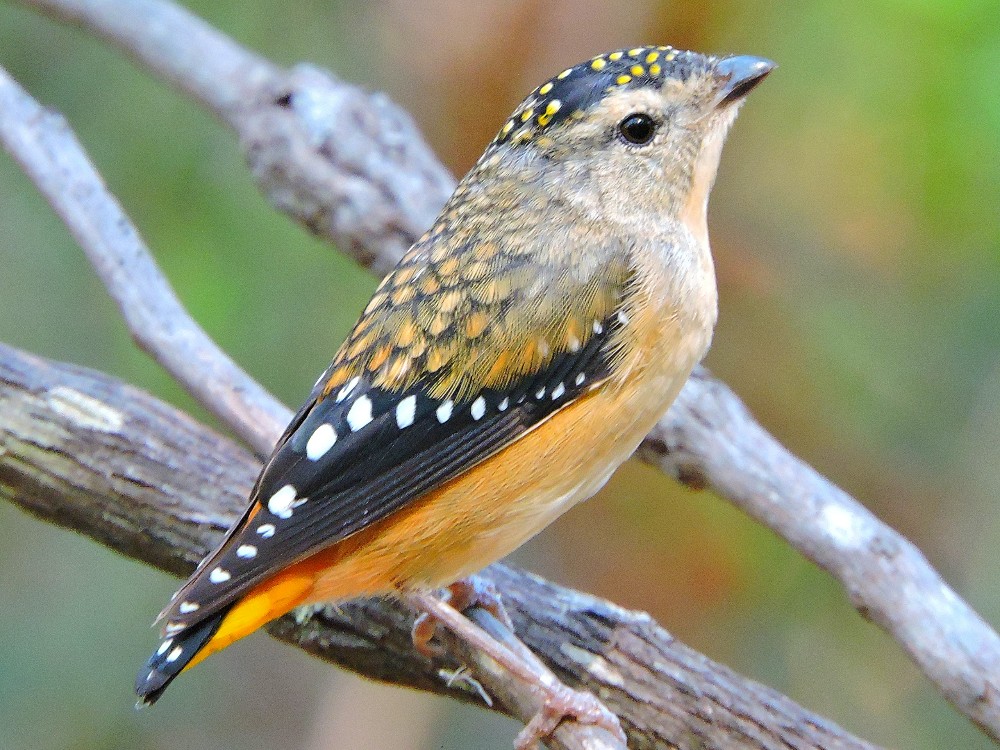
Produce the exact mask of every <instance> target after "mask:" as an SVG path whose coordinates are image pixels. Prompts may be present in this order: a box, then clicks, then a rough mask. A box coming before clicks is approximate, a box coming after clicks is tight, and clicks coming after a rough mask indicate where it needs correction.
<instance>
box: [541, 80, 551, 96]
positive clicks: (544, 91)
mask: <svg viewBox="0 0 1000 750" xmlns="http://www.w3.org/2000/svg"><path fill="white" fill-rule="evenodd" d="M551 90H552V81H549V82H548V83H546V84H545V85H544V86H542V87H541V88H540V89H538V93H539V94H541V95H542V96H544V95H545V94H547V93H549V92H550V91H551Z"/></svg>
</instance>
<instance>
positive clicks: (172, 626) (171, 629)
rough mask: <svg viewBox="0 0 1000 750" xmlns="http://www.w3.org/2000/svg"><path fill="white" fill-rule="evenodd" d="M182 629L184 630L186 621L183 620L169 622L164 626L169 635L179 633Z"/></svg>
mask: <svg viewBox="0 0 1000 750" xmlns="http://www.w3.org/2000/svg"><path fill="white" fill-rule="evenodd" d="M182 630H184V623H182V622H168V623H167V626H166V627H165V628H163V631H164V632H165V633H166V634H167V635H177V634H178V633H179V632H181V631H182Z"/></svg>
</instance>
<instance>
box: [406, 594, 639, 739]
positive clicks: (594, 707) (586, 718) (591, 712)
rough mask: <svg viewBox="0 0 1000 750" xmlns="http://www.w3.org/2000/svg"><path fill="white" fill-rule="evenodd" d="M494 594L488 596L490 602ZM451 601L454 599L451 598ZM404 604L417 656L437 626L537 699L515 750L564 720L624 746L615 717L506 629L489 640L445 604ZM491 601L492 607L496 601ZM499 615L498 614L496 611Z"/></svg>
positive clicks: (420, 598)
mask: <svg viewBox="0 0 1000 750" xmlns="http://www.w3.org/2000/svg"><path fill="white" fill-rule="evenodd" d="M463 586H465V582H463ZM495 593H496V592H495V590H494V591H493V594H494V597H495ZM452 595H454V594H453V593H452ZM407 598H408V599H409V601H410V602H411V604H412V605H413V606H414V607H415V608H416V609H418V610H419V611H420V612H421V615H420V616H419V617H418V618H417V620H418V621H417V623H415V624H414V628H413V632H414V644H415V645H416V647H417V648H418V650H420V649H421V646H423V647H424V648H429V641H430V638H431V637H433V635H434V628H435V624H436V623H440V624H442V625H444V626H445V627H447V628H448V629H449V630H450V631H452V632H453V633H454V634H455V635H457V636H458V637H459V638H461V639H462V640H464V641H465V642H467V643H469V644H470V645H472V646H474V647H475V648H477V649H479V650H480V651H482V652H483V653H485V654H487V655H488V656H489V657H490V658H492V659H493V661H495V662H496V663H497V664H499V665H500V666H502V667H504V668H505V669H506V670H507V671H508V672H509V673H510V674H511V675H513V676H514V677H515V678H517V679H518V680H520V681H522V682H524V683H525V684H527V685H529V686H530V688H531V690H532V691H534V692H535V693H536V694H537V695H539V698H540V699H541V707H540V708H539V710H538V713H536V714H535V716H534V717H533V718H532V719H531V721H529V722H528V724H527V725H526V726H525V728H524V729H523V730H522V731H521V733H520V734H518V736H517V739H516V741H515V746H516V747H517V749H518V750H528V749H529V748H533V747H537V745H538V743H539V742H540V741H541V740H543V739H545V738H546V737H548V736H549V735H551V734H552V732H554V731H555V729H556V727H558V726H559V724H560V723H561V722H562V721H563V720H564V719H574V720H576V721H579V722H580V723H583V724H590V725H594V726H598V727H601V728H602V729H604V730H606V731H607V732H609V733H610V734H611V735H612V736H613V737H614V738H615V739H617V740H618V741H619V742H621V744H622V745H623V746H624V744H625V741H626V740H625V733H624V731H623V730H622V728H621V724H620V723H619V721H618V717H617V716H615V715H614V714H613V713H612V712H611V711H609V710H608V709H607V707H605V706H604V704H603V703H601V702H600V701H599V700H598V699H597V698H596V697H595V696H593V695H592V694H590V693H587V692H585V691H580V690H573V689H572V688H570V687H569V686H568V685H566V684H564V683H563V682H561V681H560V680H559V678H557V677H556V676H555V674H553V673H552V671H551V670H550V669H549V668H548V667H546V666H545V665H544V664H542V662H541V661H540V660H539V659H538V657H537V656H535V655H534V654H533V653H532V652H531V651H530V650H529V649H528V647H527V646H525V645H524V644H523V643H521V641H519V640H518V639H517V638H516V636H514V634H513V630H512V629H509V628H508V629H507V630H506V632H503V631H502V630H498V634H497V636H496V637H494V635H491V634H490V633H487V632H486V631H485V630H483V628H481V627H480V626H479V625H477V624H476V623H474V622H473V621H472V620H469V619H468V618H466V617H464V616H463V615H462V614H461V613H460V612H459V611H458V610H457V609H456V608H455V607H454V606H452V604H451V603H450V602H448V601H442V600H441V599H438V598H437V597H435V596H433V595H431V594H428V593H424V592H415V593H411V594H409V595H408V597H407ZM496 601H497V602H498V599H496ZM501 611H503V610H502V608H501ZM502 617H503V619H505V620H506V621H507V622H509V621H510V618H509V617H507V613H506V612H503V616H502ZM497 620H500V621H502V620H501V618H500V617H497ZM418 630H419V632H418ZM428 631H429V635H428V634H427V633H428ZM418 638H419V639H420V640H418ZM498 638H499V639H500V640H498ZM423 653H425V654H426V653H427V651H423Z"/></svg>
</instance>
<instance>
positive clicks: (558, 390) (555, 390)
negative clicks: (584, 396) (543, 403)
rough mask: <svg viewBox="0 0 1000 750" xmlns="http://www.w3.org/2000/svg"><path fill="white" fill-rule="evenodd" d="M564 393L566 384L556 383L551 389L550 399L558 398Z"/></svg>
mask: <svg viewBox="0 0 1000 750" xmlns="http://www.w3.org/2000/svg"><path fill="white" fill-rule="evenodd" d="M564 393H566V386H564V385H563V384H562V383H560V384H559V385H557V386H556V387H555V388H553V389H552V400H553V401H555V400H556V399H557V398H560V397H561V396H562V395H563V394H564Z"/></svg>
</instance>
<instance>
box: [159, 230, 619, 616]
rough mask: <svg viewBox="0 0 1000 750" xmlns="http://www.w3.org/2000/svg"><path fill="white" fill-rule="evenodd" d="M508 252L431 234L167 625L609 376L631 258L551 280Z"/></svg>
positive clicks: (449, 471) (323, 543)
mask: <svg viewBox="0 0 1000 750" xmlns="http://www.w3.org/2000/svg"><path fill="white" fill-rule="evenodd" d="M499 255H501V256H502V257H500V258H499V260H497V262H495V263H493V264H489V263H486V264H485V265H486V266H487V267H486V268H485V270H482V269H480V268H477V267H475V266H476V265H477V264H478V265H483V263H482V261H480V260H477V256H476V253H475V251H474V250H469V251H467V252H466V253H464V256H463V257H462V258H461V259H460V260H459V261H458V262H457V263H452V262H451V261H452V260H453V256H449V257H447V258H443V259H441V260H435V259H434V257H433V243H427V244H425V245H417V246H415V247H414V249H412V250H411V251H410V253H408V254H407V256H406V257H404V259H403V261H402V263H401V265H400V266H398V267H397V268H396V270H395V271H394V272H393V273H392V274H390V276H389V277H387V279H386V280H385V281H384V282H383V284H382V285H381V286H380V288H379V291H378V292H376V295H375V297H374V298H373V301H372V303H371V304H370V305H369V307H368V309H367V310H366V312H365V313H364V314H363V315H362V317H361V319H360V320H359V322H358V324H357V326H356V327H355V329H354V332H353V333H352V335H351V337H349V338H348V340H347V341H346V342H345V344H344V345H343V347H342V348H341V350H340V352H339V354H338V356H337V357H336V358H335V359H334V361H333V363H332V364H331V366H330V369H329V370H328V371H327V372H326V373H324V376H323V377H322V378H320V380H319V381H318V382H317V384H316V386H315V388H314V389H313V393H312V394H311V396H310V398H309V400H308V402H307V403H306V404H305V406H303V408H302V409H301V410H300V411H299V412H298V414H297V415H296V417H295V419H294V420H293V421H292V423H291V424H290V425H289V427H288V429H287V430H286V432H285V434H284V435H283V436H282V438H281V439H280V441H279V443H278V445H277V447H276V449H275V451H274V453H273V454H272V456H271V458H270V460H269V461H268V463H267V465H266V467H265V468H264V471H263V472H262V474H261V476H260V478H259V479H258V481H257V485H256V487H255V488H254V491H253V493H252V495H251V502H250V507H249V508H248V510H247V512H246V514H245V515H244V517H243V519H242V520H241V521H240V523H239V524H237V525H236V526H235V527H234V528H233V529H232V530H231V531H230V532H229V534H228V536H227V538H226V539H225V541H224V542H223V544H222V545H221V546H220V547H219V548H218V549H217V550H216V551H215V552H214V553H213V554H212V555H210V556H209V557H208V558H206V560H205V561H204V562H203V563H202V565H201V566H200V567H199V569H198V570H197V571H196V572H195V574H194V575H193V576H192V577H191V579H190V580H189V581H188V582H187V583H186V584H185V585H184V586H183V587H182V588H181V590H180V591H179V592H178V594H177V595H176V596H175V598H174V599H173V600H172V602H171V604H170V605H169V606H168V607H167V608H166V609H165V610H164V612H163V613H162V614H161V617H165V618H166V619H167V630H168V631H174V630H176V629H180V628H187V627H191V626H193V625H196V624H197V623H198V622H200V621H202V620H203V619H205V618H207V617H210V616H211V615H213V614H214V613H216V612H218V611H220V610H221V609H222V608H223V607H226V606H227V605H229V604H231V603H232V602H233V601H235V600H236V599H238V598H239V597H240V596H242V595H243V594H245V593H246V592H247V591H248V590H249V589H251V588H252V587H253V586H254V585H256V584H257V583H259V582H260V581H262V580H264V579H265V578H267V577H269V576H270V575H273V574H274V573H275V572H277V571H278V570H280V569H283V568H285V567H287V566H288V565H290V564H292V563H294V562H297V561H299V560H302V559H304V558H305V557H308V556H310V555H312V554H314V553H316V552H317V551H319V550H321V549H323V548H325V547H328V546H330V545H332V544H334V543H335V542H337V541H339V540H342V539H344V538H345V537H347V536H349V535H351V534H353V533H355V532H357V531H359V530H360V529H363V528H365V527H366V526H368V525H370V524H372V523H375V522H376V521H379V520H380V519H383V518H385V517H386V516H387V515H389V514H391V513H393V512H394V511H397V510H399V509H400V508H402V507H404V506H405V505H407V504H408V503H410V502H411V501H413V500H414V499H415V498H418V497H420V496H421V495H423V494H425V493H427V492H429V491H432V490H433V489H434V488H436V487H438V486H440V485H441V484H443V483H444V482H447V481H448V480H449V479H452V478H454V477H455V476H457V475H459V474H462V473H463V472H466V471H468V470H469V469H470V468H472V467H473V466H475V465H476V464H478V463H480V462H482V461H483V460H484V459H486V458H488V457H489V456H491V455H493V454H494V453H496V452H497V451H499V450H501V449H502V448H503V447H504V446H507V445H509V444H510V443H512V442H513V441H516V440H518V439H519V438H520V437H522V436H524V435H525V434H527V433H528V432H529V431H530V430H531V429H532V428H534V427H535V426H537V425H538V424H540V423H541V422H542V421H543V420H545V419H546V418H547V417H548V416H549V415H551V414H553V413H554V412H555V411H557V410H558V409H560V408H563V407H565V406H566V405H568V404H570V403H572V402H573V401H574V400H576V399H578V398H579V397H581V396H582V395H583V394H585V393H587V392H588V391H589V390H590V389H592V388H594V387H596V386H597V384H599V383H600V382H601V381H602V380H603V379H605V378H606V377H607V376H608V374H609V372H610V371H611V368H612V367H613V364H614V359H615V357H616V343H615V342H616V340H617V337H616V333H617V331H618V329H619V328H621V327H622V326H623V325H624V324H625V322H626V321H627V319H628V318H627V313H626V307H627V302H626V301H625V296H626V290H627V289H628V287H629V284H630V282H629V273H628V271H627V269H626V268H625V266H624V265H623V264H621V263H611V264H608V265H605V266H600V267H595V268H594V269H593V270H592V272H588V273H585V274H580V273H579V272H578V270H577V271H574V272H573V273H569V274H568V275H566V274H563V277H562V278H559V279H558V283H556V281H557V280H556V279H552V278H548V277H547V275H551V273H553V270H552V268H551V264H549V265H547V266H546V268H545V269H544V271H543V269H541V268H540V267H536V265H535V264H533V263H532V262H531V261H530V259H529V258H527V257H521V258H513V259H512V258H511V257H509V254H507V255H504V254H503V253H499ZM470 265H472V266H473V267H472V269H471V271H470V270H469V267H470ZM442 266H443V267H442ZM452 266H454V268H452ZM556 272H557V273H562V272H561V271H558V269H557V270H556ZM480 274H482V278H481V279H477V278H470V276H473V277H475V276H478V275H480ZM519 275H520V276H522V277H524V278H518V276H519ZM525 275H527V276H526V277H525ZM526 279H527V280H528V282H529V283H525V281H526ZM514 306H516V313H515V312H511V309H512V308H513V307H514ZM515 315H516V316H517V317H516V318H515Z"/></svg>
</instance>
